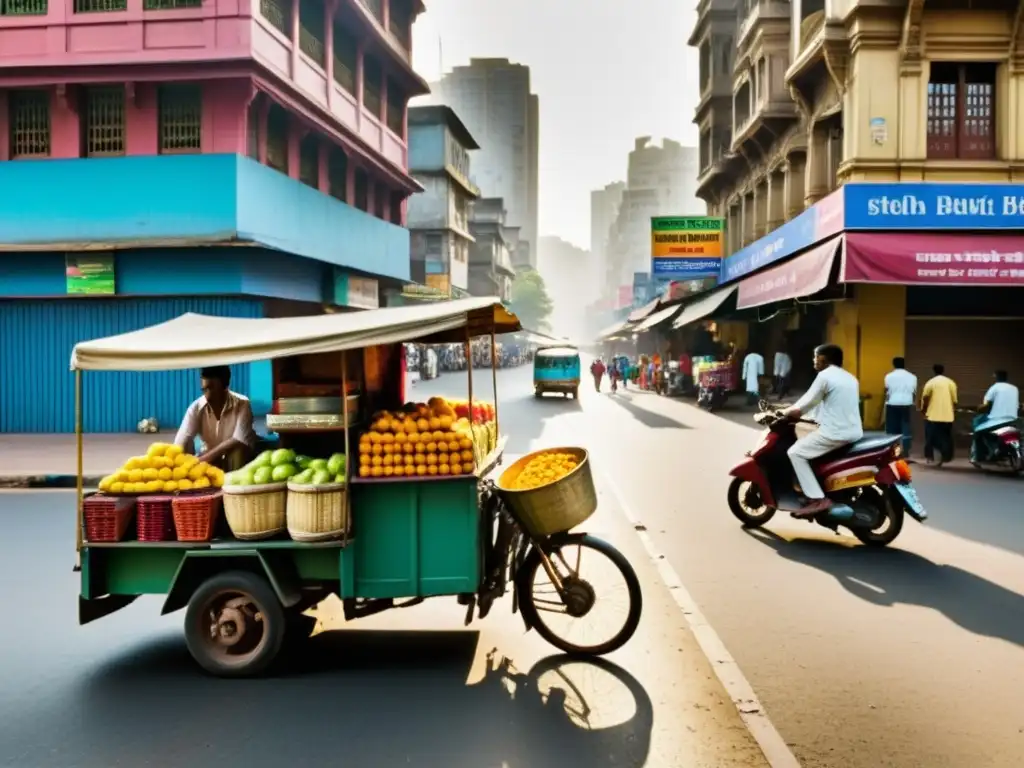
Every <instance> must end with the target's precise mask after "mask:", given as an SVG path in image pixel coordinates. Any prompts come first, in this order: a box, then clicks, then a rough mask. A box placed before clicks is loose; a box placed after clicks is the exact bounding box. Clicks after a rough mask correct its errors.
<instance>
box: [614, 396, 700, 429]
mask: <svg viewBox="0 0 1024 768" xmlns="http://www.w3.org/2000/svg"><path fill="white" fill-rule="evenodd" d="M646 395H647V393H643V394H640V393H637V394H632V393H630V392H628V391H627V392H621V391H620V392H615V393H611V392H609V393H607V394H606V397H607V398H608V402H609V403H614V404H615V405H617V406H619V407H620V408H622V409H623V410H625V411H627V412H628V413H629V414H630V415H632V417H633V418H634V419H636V420H637V421H638V422H640V423H641V424H643V425H644V426H645V427H650V428H651V429H690V427H689V426H687V425H686V424H684V423H683V422H681V421H676V420H675V419H670V418H669V417H668V416H663V415H661V414H660V413H654V411H649V410H647V409H646V408H641V407H640V406H639V405H637V404H636V403H634V402H633V400H634V398H643V397H645V396H646ZM651 397H657V395H653V394H652V395H651Z"/></svg>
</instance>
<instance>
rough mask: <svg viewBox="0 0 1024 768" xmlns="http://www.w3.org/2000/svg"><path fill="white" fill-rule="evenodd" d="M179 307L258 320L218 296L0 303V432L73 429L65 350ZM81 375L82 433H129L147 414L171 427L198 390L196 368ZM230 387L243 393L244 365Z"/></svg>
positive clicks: (258, 306) (256, 310)
mask: <svg viewBox="0 0 1024 768" xmlns="http://www.w3.org/2000/svg"><path fill="white" fill-rule="evenodd" d="M185 312H199V313H202V314H207V315H223V316H227V317H260V316H262V313H263V304H262V302H261V301H260V300H258V299H243V298H219V297H197V298H159V299H58V300H54V301H45V300H38V299H37V300H33V301H17V300H15V301H0V432H5V433H11V432H58V433H59V432H73V431H74V428H75V381H74V375H73V374H72V373H71V371H70V370H69V365H70V361H71V349H72V347H74V345H75V344H76V343H78V342H79V341H84V340H88V339H95V338H100V337H104V336H112V335H115V334H118V333H125V332H127V331H133V330H137V329H139V328H143V327H145V326H148V325H155V324H156V323H162V322H164V321H166V320H170V319H171V318H173V317H177V316H178V315H181V314H183V313H185ZM82 379H83V385H84V387H83V388H84V400H83V402H84V408H85V430H86V431H87V432H128V431H133V430H134V429H135V428H136V425H137V423H138V422H139V420H140V419H143V418H147V417H150V416H155V417H156V418H157V419H158V420H159V421H160V424H161V426H162V427H164V428H174V427H177V425H178V424H179V423H180V422H181V418H182V416H183V415H184V413H185V409H186V408H187V407H188V405H189V403H191V402H192V401H193V400H194V399H195V398H197V397H198V396H199V394H200V392H199V375H198V372H197V371H195V370H190V371H160V372H150V373H129V372H124V373H122V372H91V371H86V372H85V373H84V374H83V376H82ZM231 387H232V389H234V390H236V391H238V392H241V393H242V394H245V395H248V394H250V393H249V388H250V366H248V365H240V366H234V367H233V368H232V373H231Z"/></svg>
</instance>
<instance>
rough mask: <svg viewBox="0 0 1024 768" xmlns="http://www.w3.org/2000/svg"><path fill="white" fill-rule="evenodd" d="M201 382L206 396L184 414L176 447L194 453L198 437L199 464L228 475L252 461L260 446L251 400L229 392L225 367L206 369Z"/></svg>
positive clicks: (229, 379) (203, 371) (200, 379)
mask: <svg viewBox="0 0 1024 768" xmlns="http://www.w3.org/2000/svg"><path fill="white" fill-rule="evenodd" d="M199 382H200V387H201V388H202V390H203V396H202V397H200V398H199V399H198V400H196V401H195V402H194V403H192V405H190V406H189V407H188V410H187V411H185V418H184V419H182V420H181V427H180V428H179V429H178V436H177V437H175V438H174V444H175V445H177V446H178V447H179V448H181V449H182V450H184V451H185V452H187V453H194V452H195V451H196V446H195V443H196V438H197V437H198V438H199V440H200V441H201V447H200V448H199V450H201V451H202V453H200V454H199V456H198V458H199V460H200V461H205V462H207V463H209V464H213V465H214V466H217V467H220V468H221V469H224V470H228V471H231V470H235V469H238V468H240V467H242V466H243V465H244V464H245V463H246V462H248V461H249V458H250V456H251V454H252V452H253V449H254V448H255V447H256V442H257V437H256V432H255V431H254V430H253V426H252V422H253V418H252V406H251V405H250V404H249V398H247V397H245V396H244V395H240V394H238V393H237V392H232V391H231V390H230V389H228V386H229V385H230V384H231V369H230V368H228V367H227V366H226V365H218V366H214V367H212V368H203V370H202V371H201V372H200V374H199Z"/></svg>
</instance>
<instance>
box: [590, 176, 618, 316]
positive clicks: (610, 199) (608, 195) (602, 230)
mask: <svg viewBox="0 0 1024 768" xmlns="http://www.w3.org/2000/svg"><path fill="white" fill-rule="evenodd" d="M625 191H626V183H625V182H623V181H615V182H612V183H611V184H607V185H605V188H604V189H595V190H593V191H592V192H591V193H590V254H591V271H590V277H591V284H592V291H593V294H594V296H593V298H594V299H599V298H600V297H601V295H602V294H603V293H604V284H605V274H606V273H607V271H608V241H609V237H610V235H611V229H612V225H614V224H615V218H616V217H617V216H618V215H619V206H620V205H621V204H622V195H623V193H624V192H625Z"/></svg>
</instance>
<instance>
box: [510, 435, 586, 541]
mask: <svg viewBox="0 0 1024 768" xmlns="http://www.w3.org/2000/svg"><path fill="white" fill-rule="evenodd" d="M545 453H571V454H573V455H574V456H575V457H576V458H577V460H578V461H579V465H578V466H577V467H576V469H574V470H573V471H572V472H570V473H569V474H568V475H566V476H565V477H562V478H559V479H558V480H556V481H555V482H553V483H549V484H548V485H542V486H541V487H540V488H531V489H530V490H527V491H518V490H513V489H512V488H511V487H510V486H511V485H512V484H513V483H514V482H515V480H516V478H517V477H519V474H520V473H521V472H522V471H523V470H524V469H526V465H527V464H529V463H530V461H531V460H532V459H535V458H536V457H537V456H541V455H543V454H545ZM498 488H499V489H500V490H501V494H502V497H503V498H504V500H505V503H506V504H507V505H508V508H509V511H510V512H511V513H512V514H513V515H514V516H515V518H516V519H517V520H518V521H519V522H520V524H522V526H523V527H524V528H525V529H526V531H527V533H529V534H530V535H531V536H534V537H541V536H552V535H554V534H556V533H564V532H565V531H569V530H572V529H573V528H575V527H576V526H577V525H579V524H580V523H582V522H583V521H585V520H586V519H587V518H588V517H590V516H591V515H592V514H594V512H595V511H596V510H597V491H596V490H595V488H594V476H593V475H592V474H591V473H590V459H589V455H588V454H587V451H586V450H585V449H583V448H546V449H544V450H543V451H534V452H533V453H529V454H527V455H526V456H523V457H522V458H521V459H519V460H518V461H516V462H515V463H514V464H513V465H512V466H510V467H509V468H508V469H506V470H505V471H504V472H502V473H501V477H499V478H498Z"/></svg>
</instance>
